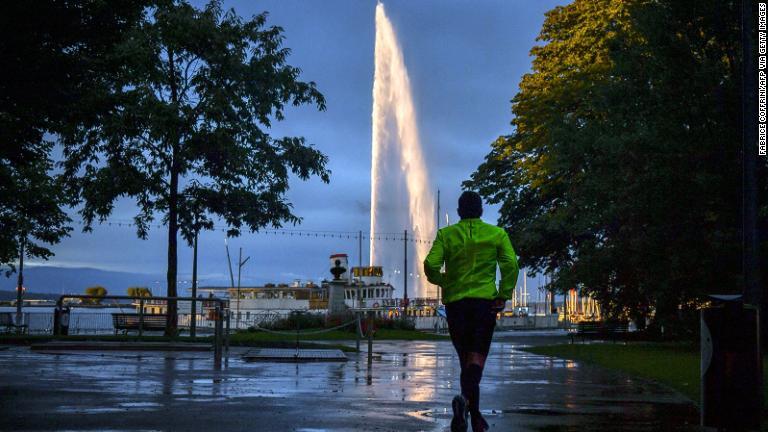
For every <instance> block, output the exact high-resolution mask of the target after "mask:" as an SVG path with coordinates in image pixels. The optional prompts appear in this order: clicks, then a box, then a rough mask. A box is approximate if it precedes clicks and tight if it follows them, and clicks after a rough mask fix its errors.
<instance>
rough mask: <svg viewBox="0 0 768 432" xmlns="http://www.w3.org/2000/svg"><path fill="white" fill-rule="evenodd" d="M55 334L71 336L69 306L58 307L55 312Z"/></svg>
mask: <svg viewBox="0 0 768 432" xmlns="http://www.w3.org/2000/svg"><path fill="white" fill-rule="evenodd" d="M53 334H54V335H55V336H66V335H68V334H69V306H62V307H58V306H57V307H56V309H54V310H53Z"/></svg>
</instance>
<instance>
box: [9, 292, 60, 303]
mask: <svg viewBox="0 0 768 432" xmlns="http://www.w3.org/2000/svg"><path fill="white" fill-rule="evenodd" d="M24 299H25V300H58V299H59V295H58V294H47V293H25V294H24ZM8 300H16V291H5V290H0V301H8Z"/></svg>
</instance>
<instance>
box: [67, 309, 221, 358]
mask: <svg viewBox="0 0 768 432" xmlns="http://www.w3.org/2000/svg"><path fill="white" fill-rule="evenodd" d="M65 299H79V300H80V303H79V304H76V303H75V304H73V303H65ZM83 300H86V301H92V302H93V303H90V304H83V303H82V302H83ZM105 300H130V301H131V304H130V305H120V304H118V305H117V306H114V304H113V305H109V304H101V306H102V307H112V308H116V309H119V310H120V311H119V312H110V313H104V312H100V313H94V314H87V313H77V314H73V313H71V310H72V308H78V307H83V308H86V307H87V308H94V307H98V306H99V303H101V302H104V301H105ZM180 301H182V302H189V303H191V305H192V306H191V308H190V313H189V314H179V313H178V309H177V315H176V316H175V317H173V318H175V321H176V323H177V328H178V326H179V325H180V324H182V325H183V324H185V321H184V320H182V319H180V318H182V317H183V316H184V315H187V320H186V326H187V327H188V328H189V331H190V335H191V336H193V337H194V336H196V330H197V327H198V324H199V323H201V321H200V318H201V317H200V316H199V315H201V314H200V313H198V311H197V303H198V302H202V304H203V305H204V306H203V310H204V313H205V312H207V315H204V316H203V317H202V318H205V319H204V321H203V323H205V324H206V325H205V326H204V327H205V328H208V327H209V326H208V325H209V324H210V327H212V329H213V355H214V363H215V364H216V365H218V366H220V365H221V358H222V353H223V351H224V346H225V344H226V346H227V348H228V345H229V344H228V341H227V337H228V334H229V319H228V315H229V310H228V308H227V304H228V303H227V301H226V300H224V299H220V298H215V297H214V298H206V299H201V298H196V297H134V296H109V295H108V296H91V295H74V294H65V295H62V296H61V297H59V299H58V300H57V301H56V308H55V309H54V313H53V326H52V327H53V328H52V330H53V335H54V336H63V335H68V334H69V329H70V326H72V325H73V324H74V326H73V327H74V328H76V329H78V330H80V329H87V330H86V331H94V333H97V332H99V331H103V329H104V328H108V327H109V324H111V327H112V329H113V330H114V331H115V333H117V332H118V331H120V330H124V331H125V332H126V333H127V332H128V331H129V330H135V331H137V332H138V335H139V336H143V335H144V333H145V331H163V332H164V331H165V329H166V325H167V322H168V318H169V316H168V313H167V306H168V302H176V306H177V308H178V305H179V302H180ZM150 305H151V306H156V307H159V308H163V307H165V308H166V311H165V313H160V314H157V313H147V312H146V306H150ZM205 305H207V307H206V306H205ZM135 306H137V307H136V309H137V311H136V312H134V313H130V312H123V310H122V309H124V308H129V307H135ZM206 309H207V311H206ZM73 318H74V320H75V321H74V322H73V321H72V319H73ZM81 319H82V320H83V321H85V320H90V322H86V323H83V325H81V323H80V320H81ZM225 322H226V323H227V326H226V327H227V328H226V329H225V327H224V324H225ZM225 331H226V334H225ZM78 333H79V331H78Z"/></svg>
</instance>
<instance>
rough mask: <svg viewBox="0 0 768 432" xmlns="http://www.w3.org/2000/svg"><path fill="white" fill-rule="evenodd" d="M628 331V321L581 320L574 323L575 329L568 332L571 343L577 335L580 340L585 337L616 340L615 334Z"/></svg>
mask: <svg viewBox="0 0 768 432" xmlns="http://www.w3.org/2000/svg"><path fill="white" fill-rule="evenodd" d="M628 332H629V323H628V322H599V321H582V322H580V323H578V324H576V331H575V332H572V333H571V334H570V336H571V343H574V341H575V340H576V338H577V337H581V339H582V340H585V339H586V338H595V339H611V340H613V341H614V342H616V336H617V335H623V334H626V333H628Z"/></svg>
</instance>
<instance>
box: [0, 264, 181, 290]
mask: <svg viewBox="0 0 768 432" xmlns="http://www.w3.org/2000/svg"><path fill="white" fill-rule="evenodd" d="M156 281H159V282H160V283H159V284H158V283H155V282H156ZM94 285H102V286H104V287H105V288H107V290H108V291H109V294H112V295H125V293H126V292H125V291H126V288H128V287H130V286H145V287H149V288H150V289H151V290H152V292H153V293H154V294H155V295H165V285H166V284H165V276H164V275H163V276H160V275H148V274H142V273H127V272H116V271H107V270H98V269H93V268H65V267H53V266H34V267H26V268H25V269H24V286H25V287H26V288H27V290H26V294H29V295H32V294H59V295H60V294H83V293H84V292H85V289H86V288H87V287H90V286H94ZM0 290H5V291H13V292H15V291H16V275H15V274H13V275H11V277H10V278H6V277H0Z"/></svg>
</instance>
